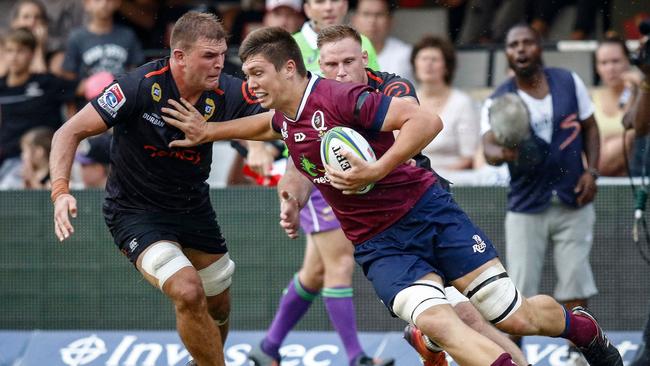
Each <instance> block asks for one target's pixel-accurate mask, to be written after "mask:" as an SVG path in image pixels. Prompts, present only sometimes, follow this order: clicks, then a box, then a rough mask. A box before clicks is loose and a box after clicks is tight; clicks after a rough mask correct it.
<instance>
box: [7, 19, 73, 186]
mask: <svg viewBox="0 0 650 366" xmlns="http://www.w3.org/2000/svg"><path fill="white" fill-rule="evenodd" d="M36 44H37V40H36V37H35V36H34V35H33V34H32V32H30V31H29V30H27V29H24V28H20V29H16V30H13V31H11V32H10V33H9V34H8V35H7V37H6V39H5V44H4V54H3V56H4V57H5V60H6V62H7V69H8V70H7V75H6V76H4V77H2V78H0V121H2V123H0V188H1V187H5V186H4V185H3V184H2V182H3V181H4V179H9V180H13V181H15V180H16V179H18V180H20V179H21V178H20V165H21V160H20V138H21V137H22V136H23V134H24V133H25V132H27V131H29V130H30V129H32V128H34V127H49V128H52V129H54V130H56V129H57V128H59V126H61V124H62V122H63V116H62V112H61V111H62V107H63V105H64V104H65V103H66V102H69V101H72V99H73V96H74V89H75V87H76V83H75V82H73V81H67V80H63V79H59V78H57V77H55V76H53V75H51V74H47V73H46V74H34V73H32V72H31V71H30V69H29V68H30V65H31V63H32V59H33V58H34V54H35V50H36ZM7 177H13V178H7Z"/></svg>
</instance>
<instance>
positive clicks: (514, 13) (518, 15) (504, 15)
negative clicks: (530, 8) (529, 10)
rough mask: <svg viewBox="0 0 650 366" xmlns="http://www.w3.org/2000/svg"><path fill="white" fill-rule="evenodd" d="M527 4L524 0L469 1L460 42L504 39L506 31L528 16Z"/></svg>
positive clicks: (468, 42) (462, 43) (484, 41)
mask: <svg viewBox="0 0 650 366" xmlns="http://www.w3.org/2000/svg"><path fill="white" fill-rule="evenodd" d="M463 1H464V0H463ZM457 2H458V1H457ZM526 4H527V2H526V1H522V0H469V1H467V3H466V4H465V13H464V16H463V21H462V25H461V30H460V35H459V37H458V40H457V42H458V44H461V45H467V44H476V43H491V42H501V41H503V38H504V37H505V35H506V31H507V30H508V29H509V28H510V27H512V26H513V25H514V24H516V23H518V22H521V21H523V20H524V19H525V18H526ZM454 5H456V4H454Z"/></svg>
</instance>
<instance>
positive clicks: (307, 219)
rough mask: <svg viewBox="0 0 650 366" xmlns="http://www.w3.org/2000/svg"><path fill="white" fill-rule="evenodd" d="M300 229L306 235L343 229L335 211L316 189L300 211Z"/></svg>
mask: <svg viewBox="0 0 650 366" xmlns="http://www.w3.org/2000/svg"><path fill="white" fill-rule="evenodd" d="M300 227H301V228H302V230H303V231H304V232H305V233H306V234H313V233H319V232H321V231H330V230H335V229H338V228H340V227H341V224H340V223H339V220H337V219H336V216H334V211H332V208H331V207H330V206H329V205H328V204H327V202H325V199H324V198H323V195H321V193H320V191H319V190H318V189H314V190H313V191H312V192H311V196H309V200H307V204H306V205H305V207H303V208H302V210H301V211H300Z"/></svg>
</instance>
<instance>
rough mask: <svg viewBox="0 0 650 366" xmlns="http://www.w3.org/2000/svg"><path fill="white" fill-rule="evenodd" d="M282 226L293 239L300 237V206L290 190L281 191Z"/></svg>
mask: <svg viewBox="0 0 650 366" xmlns="http://www.w3.org/2000/svg"><path fill="white" fill-rule="evenodd" d="M280 226H282V229H284V232H285V233H286V234H287V236H288V237H290V238H291V239H295V238H297V237H298V228H299V227H300V206H299V204H298V200H296V198H295V197H293V196H292V195H291V194H290V193H289V192H287V191H282V192H280Z"/></svg>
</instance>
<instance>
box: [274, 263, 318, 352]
mask: <svg viewBox="0 0 650 366" xmlns="http://www.w3.org/2000/svg"><path fill="white" fill-rule="evenodd" d="M285 291H286V292H285V293H284V295H283V296H282V298H281V299H280V306H279V307H278V311H277V312H276V313H275V318H273V322H272V323H271V326H270V327H269V330H268V331H267V332H266V337H264V340H262V350H263V351H264V352H265V353H266V354H268V355H270V356H272V357H274V358H275V359H279V358H280V353H279V350H280V345H282V342H283V341H284V338H286V336H287V334H289V332H290V331H291V329H292V328H293V327H294V326H295V325H296V324H297V323H298V321H299V320H300V318H302V316H303V315H305V313H306V312H307V310H309V306H311V304H312V301H314V299H315V298H316V296H318V291H314V290H310V289H308V288H306V287H304V286H303V285H302V284H301V283H300V280H299V279H298V274H297V273H296V275H295V276H294V277H293V279H292V280H291V282H289V285H287V288H286V290H285Z"/></svg>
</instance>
